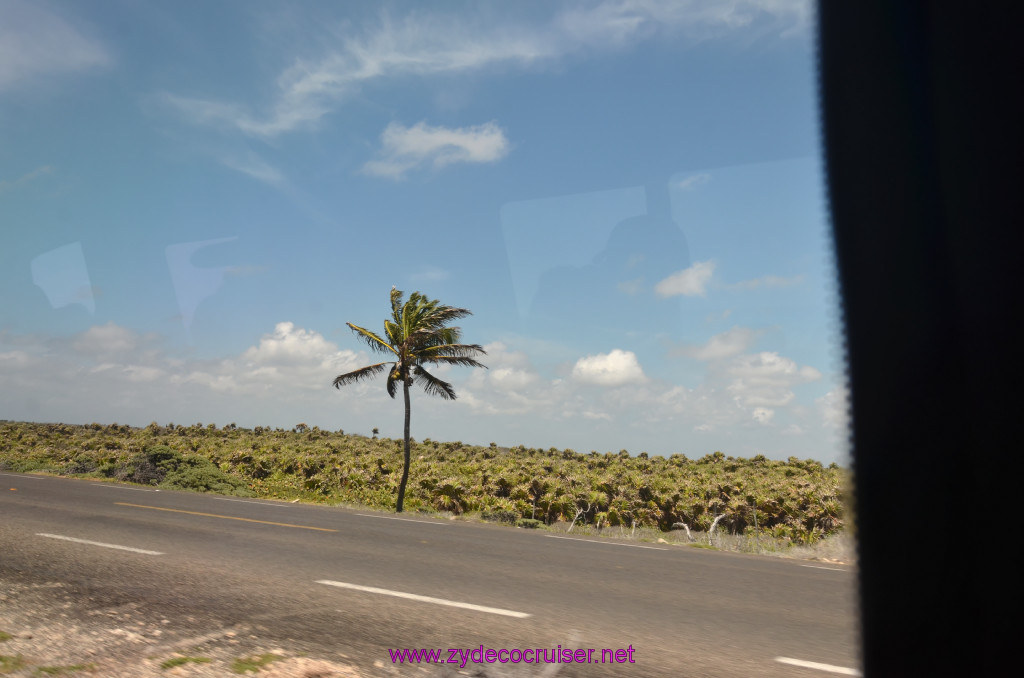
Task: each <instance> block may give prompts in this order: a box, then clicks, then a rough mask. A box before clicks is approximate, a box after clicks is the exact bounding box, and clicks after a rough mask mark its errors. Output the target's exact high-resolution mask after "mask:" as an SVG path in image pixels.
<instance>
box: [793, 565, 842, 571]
mask: <svg viewBox="0 0 1024 678" xmlns="http://www.w3.org/2000/svg"><path fill="white" fill-rule="evenodd" d="M800 567H809V568H811V569H814V570H832V571H833V572H846V570H844V569H843V568H841V567H824V566H823V565H801V566H800Z"/></svg>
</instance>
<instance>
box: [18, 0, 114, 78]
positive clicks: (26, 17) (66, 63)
mask: <svg viewBox="0 0 1024 678" xmlns="http://www.w3.org/2000/svg"><path fill="white" fill-rule="evenodd" d="M111 61H112V59H111V57H110V54H109V53H108V52H107V50H106V49H105V48H104V47H103V45H101V44H100V43H99V42H98V41H97V40H95V39H93V38H90V37H87V36H86V35H84V34H83V33H82V31H81V30H80V27H76V26H74V25H72V23H71V22H69V21H67V20H65V19H64V18H63V17H61V16H59V15H57V14H56V13H54V12H52V11H50V10H49V9H47V8H46V7H45V5H43V4H42V3H39V2H22V1H21V0H6V1H5V2H2V3H0V92H3V91H5V90H10V89H13V88H15V87H19V86H26V85H31V84H33V83H35V82H36V81H38V80H39V79H41V78H45V77H48V76H52V75H60V74H70V73H77V72H81V71H87V70H90V69H94V68H98V67H102V66H106V65H108V64H110V63H111Z"/></svg>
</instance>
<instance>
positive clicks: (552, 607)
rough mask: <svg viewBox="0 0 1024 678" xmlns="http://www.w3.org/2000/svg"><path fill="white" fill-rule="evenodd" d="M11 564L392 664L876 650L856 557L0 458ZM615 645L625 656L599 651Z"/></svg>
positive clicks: (790, 667)
mask: <svg viewBox="0 0 1024 678" xmlns="http://www.w3.org/2000/svg"><path fill="white" fill-rule="evenodd" d="M0 577H12V578H19V580H33V581H39V582H64V583H65V584H66V585H67V586H69V587H73V588H74V589H75V590H79V591H85V592H89V593H90V595H92V596H95V597H96V599H97V600H98V599H104V600H108V601H109V600H118V601H130V602H131V603H132V604H133V605H134V606H135V608H137V609H140V610H145V611H148V612H149V613H150V614H152V615H155V616H157V617H160V618H162V619H164V620H165V623H171V625H172V626H173V625H174V624H179V625H181V624H186V622H187V625H188V626H189V627H191V628H192V629H193V631H194V633H195V634H197V635H202V634H203V633H207V632H210V633H216V632H217V629H225V628H235V627H238V628H241V627H242V626H244V625H248V626H247V627H246V628H250V629H256V631H255V633H258V634H259V635H260V638H261V639H262V640H263V641H265V642H267V643H274V644H277V645H280V646H287V647H293V648H295V647H297V648H300V649H301V650H302V652H304V653H306V654H308V655H310V656H320V657H324V658H330V657H338V656H342V657H345V658H346V659H347V660H349V661H351V662H353V663H354V664H356V665H357V666H364V667H371V668H372V667H373V666H375V665H376V666H377V667H378V669H379V668H380V667H381V666H385V667H387V669H388V671H390V670H391V666H392V661H391V659H390V657H389V653H388V650H389V649H401V648H409V649H420V648H424V649H430V648H434V649H443V650H444V653H443V657H444V659H448V658H449V657H450V653H449V652H448V651H447V650H448V648H466V649H470V648H473V649H477V648H480V646H483V648H484V650H487V649H493V650H495V651H497V650H501V649H506V650H515V649H518V650H520V651H523V650H526V649H533V648H547V649H548V650H552V649H557V648H558V646H559V645H561V646H562V648H568V649H573V650H577V649H582V650H585V651H586V650H590V649H593V650H594V652H593V653H592V654H591V655H590V656H592V657H593V659H594V662H595V663H584V664H577V663H572V664H568V663H563V664H561V665H560V666H559V667H558V669H559V670H558V675H559V676H591V675H594V676H613V675H614V676H674V677H678V676H715V677H719V676H723V677H724V676H743V677H747V676H795V677H797V678H799V677H801V676H807V677H812V676H830V675H858V674H857V671H856V668H857V667H858V666H859V661H858V658H857V649H856V648H857V641H856V614H857V613H856V605H855V600H854V597H855V586H856V573H855V572H854V571H853V570H851V569H850V568H845V567H841V566H828V565H825V564H820V563H812V562H806V561H799V560H790V559H780V558H770V557H759V556H750V555H740V554H732V553H721V552H716V551H711V550H704V549H695V548H690V547H685V546H675V545H662V544H643V545H637V544H625V543H623V544H618V543H610V542H607V541H605V540H600V541H599V540H595V539H586V538H579V539H577V538H565V537H557V536H554V535H552V534H550V533H548V532H546V531H541V530H524V529H513V528H509V527H502V526H493V525H480V524H472V523H464V522H454V521H445V520H439V519H430V518H423V517H417V516H415V515H410V514H403V515H402V516H395V515H393V514H383V513H370V512H360V511H356V510H352V509H341V508H331V507H322V506H308V505H301V504H289V503H282V502H274V501H262V500H243V499H235V498H227V497H219V496H215V495H207V494H194V493H187V492H169V491H157V490H154V489H147V488H140V487H135V486H126V485H114V484H109V483H100V482H93V481H87V480H74V479H65V478H53V477H42V476H33V475H20V474H11V473H0ZM55 613H56V611H55ZM253 637H255V636H253ZM630 648H632V651H631V652H630V650H629V649H630ZM604 649H609V650H613V651H614V650H625V651H626V652H625V653H620V654H619V658H623V659H626V661H625V662H623V663H612V662H609V663H603V664H602V663H599V661H600V658H601V656H602V650H604ZM585 654H586V653H585ZM499 656H504V655H499ZM512 656H513V657H514V656H515V655H512ZM526 656H531V657H532V653H531V654H530V655H520V657H526ZM575 656H576V655H574V657H575ZM605 656H609V657H610V656H611V655H605ZM629 657H631V658H632V660H633V661H632V662H630V661H628V658H629ZM563 658H564V654H563ZM580 658H583V657H582V656H581V657H580ZM511 666H512V665H511V663H507V664H502V663H500V662H499V663H495V668H511ZM402 668H403V670H408V671H407V672H411V671H412V670H415V671H418V672H419V673H418V675H424V674H423V669H424V668H428V669H429V670H437V671H440V668H441V667H437V666H433V667H430V666H428V665H424V664H421V665H419V666H416V667H409V666H403V667H402ZM444 668H445V670H446V671H447V670H451V669H455V670H458V669H459V667H458V666H454V667H444ZM484 668H486V666H484V665H483V664H472V663H470V664H467V666H466V667H465V668H464V669H462V671H463V672H464V673H467V674H470V673H472V672H473V671H474V670H477V671H478V672H479V671H482V670H483V669H484ZM520 668H523V669H524V671H525V669H527V668H529V669H531V670H532V671H533V673H525V672H524V673H522V674H521V675H538V676H539V675H552V671H553V667H550V666H546V665H543V664H536V665H533V666H530V667H527V666H526V665H525V663H523V664H521V665H520ZM546 669H549V670H548V672H547V673H544V671H545V670H546ZM428 673H429V671H428ZM402 675H405V673H403V674H402ZM409 675H412V673H409ZM435 675H436V674H435ZM448 675H453V674H451V673H449V674H448ZM479 675H483V673H479Z"/></svg>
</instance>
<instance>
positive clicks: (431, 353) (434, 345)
mask: <svg viewBox="0 0 1024 678" xmlns="http://www.w3.org/2000/svg"><path fill="white" fill-rule="evenodd" d="M403 295H404V293H403V292H402V291H400V290H398V289H395V288H394V287H392V288H391V319H390V320H385V321H384V336H385V337H386V339H384V338H381V337H380V336H378V335H377V334H375V333H373V332H371V331H370V330H367V329H364V328H362V327H359V326H358V325H353V324H352V323H346V324H347V325H348V326H349V327H350V328H351V329H352V331H353V332H355V333H356V336H358V337H359V338H360V339H362V340H363V341H365V342H366V343H367V344H368V345H369V347H370V348H371V349H372V350H374V351H376V352H377V353H383V354H384V355H387V356H388V357H391V358H394V360H389V361H385V362H380V363H376V364H374V365H368V366H366V367H363V368H360V369H358V370H355V371H353V372H348V373H347V374H339V375H338V376H337V377H335V378H334V387H335V388H338V389H340V388H341V387H342V385H344V384H351V383H354V382H357V381H359V380H360V379H365V378H368V377H372V376H375V375H377V374H380V373H381V372H384V371H387V373H388V378H387V384H386V385H387V391H388V395H389V396H391V397H392V398H394V397H395V393H396V392H397V389H398V385H399V384H401V385H402V392H403V394H404V396H405V439H404V442H405V444H404V446H403V448H402V449H403V452H404V453H405V465H404V466H403V468H402V482H401V483H399V485H398V506H397V509H396V510H397V512H398V513H401V512H402V508H403V506H404V504H405V486H406V483H407V482H408V481H409V463H410V461H409V386H411V385H412V384H413V382H416V383H418V384H419V385H420V386H422V387H423V390H424V391H426V392H427V393H429V394H430V395H436V396H440V397H442V398H444V399H445V400H455V389H453V388H452V385H451V384H449V383H448V382H446V381H442V380H441V379H438V378H437V377H435V376H434V375H432V374H430V373H429V372H427V371H426V370H425V369H423V365H425V364H426V365H466V366H468V367H486V365H481V364H480V363H478V362H477V361H476V360H474V356H477V355H486V351H484V349H483V348H482V347H481V346H480V345H479V344H460V343H459V339H460V337H461V335H462V330H461V329H460V328H458V327H449V326H448V324H449V323H450V322H451V321H453V320H456V319H458V318H462V317H465V316H467V315H472V313H471V312H470V311H468V310H466V309H464V308H454V307H452V306H444V305H443V304H441V302H439V301H437V300H436V299H428V298H427V297H425V296H424V295H422V294H420V293H419V292H413V293H412V294H411V295H410V296H409V300H408V301H405V302H403V301H402V296H403Z"/></svg>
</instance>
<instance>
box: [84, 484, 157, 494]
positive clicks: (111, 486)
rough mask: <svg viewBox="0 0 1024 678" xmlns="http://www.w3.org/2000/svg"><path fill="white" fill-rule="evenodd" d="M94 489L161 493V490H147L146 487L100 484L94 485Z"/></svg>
mask: <svg viewBox="0 0 1024 678" xmlns="http://www.w3.org/2000/svg"><path fill="white" fill-rule="evenodd" d="M93 487H106V488H108V489H111V490H131V491H132V492H159V491H160V490H147V489H146V488H144V487H125V486H124V485H110V484H109V483H99V484H96V485H93Z"/></svg>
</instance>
